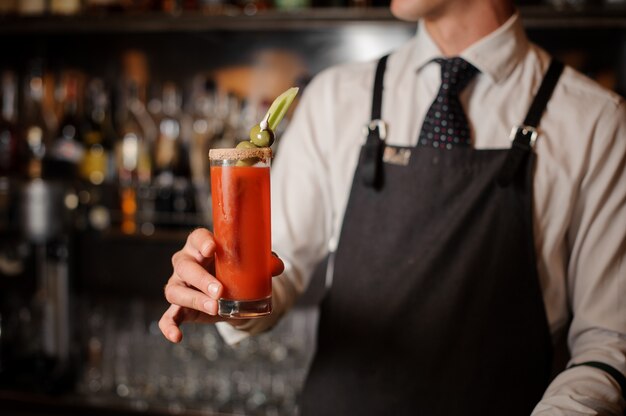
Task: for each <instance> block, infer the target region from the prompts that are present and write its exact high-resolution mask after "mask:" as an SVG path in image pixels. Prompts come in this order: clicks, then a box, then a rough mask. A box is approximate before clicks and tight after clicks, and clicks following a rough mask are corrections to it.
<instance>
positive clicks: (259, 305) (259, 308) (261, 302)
mask: <svg viewBox="0 0 626 416" xmlns="http://www.w3.org/2000/svg"><path fill="white" fill-rule="evenodd" d="M217 305H218V311H217V313H218V314H219V316H221V317H224V318H241V319H246V318H257V317H259V316H266V315H269V314H270V313H272V297H271V296H268V297H266V298H263V299H256V300H230V299H219V300H218V301H217Z"/></svg>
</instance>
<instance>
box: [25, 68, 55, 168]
mask: <svg viewBox="0 0 626 416" xmlns="http://www.w3.org/2000/svg"><path fill="white" fill-rule="evenodd" d="M43 87H44V86H43V63H42V62H41V61H40V60H36V61H34V62H33V63H32V64H31V67H30V70H29V74H28V76H27V78H26V83H25V91H24V111H23V115H24V117H23V122H22V127H23V134H22V137H23V138H24V141H25V142H26V146H27V148H28V152H27V156H26V158H27V161H26V164H27V166H26V176H28V177H29V178H31V179H32V178H40V177H41V175H42V165H43V159H44V157H45V156H46V151H47V146H48V145H49V135H50V131H49V128H48V124H47V123H46V119H45V117H44V113H43V105H42V99H43V90H44V88H43Z"/></svg>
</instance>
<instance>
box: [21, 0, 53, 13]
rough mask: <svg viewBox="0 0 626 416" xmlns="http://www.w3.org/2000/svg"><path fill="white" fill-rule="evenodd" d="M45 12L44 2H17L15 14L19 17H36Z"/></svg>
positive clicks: (37, 0) (26, 0)
mask: <svg viewBox="0 0 626 416" xmlns="http://www.w3.org/2000/svg"><path fill="white" fill-rule="evenodd" d="M46 11H47V9H46V0H18V3H17V12H18V13H19V14H21V15H25V16H38V15H42V14H45V13H46Z"/></svg>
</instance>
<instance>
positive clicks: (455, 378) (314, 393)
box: [301, 58, 562, 416]
mask: <svg viewBox="0 0 626 416" xmlns="http://www.w3.org/2000/svg"><path fill="white" fill-rule="evenodd" d="M384 67H385V58H383V59H381V61H380V62H379V67H378V69H377V75H376V81H375V88H374V94H373V96H374V104H373V107H372V108H373V111H372V119H373V120H374V122H372V123H371V124H370V126H371V127H370V135H369V137H368V139H367V141H366V143H365V144H364V145H363V147H362V149H361V154H360V160H359V164H358V166H357V169H356V172H355V175H354V180H353V184H352V189H351V193H350V197H349V201H348V205H347V209H346V214H345V217H344V221H343V226H342V230H341V235H340V240H339V246H338V248H337V251H336V253H335V257H334V269H333V279H332V286H331V288H330V289H329V291H328V292H327V294H326V296H325V298H324V300H323V302H322V305H321V311H320V323H319V329H318V345H317V351H316V356H315V358H314V361H313V363H312V365H311V369H310V372H309V376H308V379H307V382H306V384H305V387H304V390H303V393H302V401H301V410H302V414H303V415H304V416H307V415H429V416H430V415H441V416H450V415H509V416H515V415H529V414H530V413H531V411H532V409H533V408H534V406H535V405H536V404H537V402H538V401H539V400H540V399H541V396H542V395H543V393H544V391H545V388H546V387H547V385H548V383H549V379H550V372H551V355H552V344H551V338H550V332H549V328H548V324H547V320H546V314H545V310H544V305H543V298H542V294H541V289H540V287H539V279H538V275H537V270H536V264H537V261H536V258H535V249H534V238H533V223H532V183H533V165H534V160H535V157H534V154H533V152H532V151H531V150H530V149H531V138H532V139H533V140H532V141H534V137H535V135H536V133H535V130H534V128H533V127H534V126H536V125H537V123H538V121H539V117H540V115H541V113H542V112H543V109H544V108H545V105H546V103H547V101H548V99H549V97H550V93H551V91H552V88H553V87H554V84H556V81H557V80H558V77H559V75H560V69H562V66H560V65H559V64H553V66H552V67H551V70H549V71H548V74H547V75H546V79H545V80H544V85H542V87H541V88H540V93H538V94H537V96H536V99H535V102H534V103H533V107H534V108H535V110H532V108H531V111H530V112H529V117H527V120H526V121H529V118H530V119H531V120H530V121H531V122H528V123H526V122H525V123H524V127H523V128H518V129H516V130H515V131H516V133H517V134H516V137H515V141H514V144H513V146H512V147H511V149H490V150H476V149H472V148H466V147H465V148H464V147H460V148H459V147H457V148H453V149H451V150H440V149H434V148H428V147H397V146H387V145H385V144H384V137H380V134H379V133H380V131H381V130H382V129H381V128H379V127H380V126H379V124H378V123H380V120H379V119H380V108H381V97H382V79H383V74H384ZM550 71H551V72H550ZM546 89H547V90H549V91H548V93H547V94H546V93H545V90H546ZM541 91H544V93H541ZM533 111H534V113H533ZM537 112H539V114H538V115H537V114H536V113H537ZM531 113H533V114H531ZM530 116H533V117H534V118H536V120H532V118H533V117H530ZM533 121H534V124H533V123H532V122H533Z"/></svg>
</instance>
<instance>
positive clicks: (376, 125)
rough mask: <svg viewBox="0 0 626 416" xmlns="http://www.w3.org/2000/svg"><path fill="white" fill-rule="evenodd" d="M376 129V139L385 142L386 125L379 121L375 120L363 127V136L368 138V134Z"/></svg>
mask: <svg viewBox="0 0 626 416" xmlns="http://www.w3.org/2000/svg"><path fill="white" fill-rule="evenodd" d="M376 129H378V137H379V138H380V140H385V139H386V138H387V124H386V123H385V122H384V121H382V120H381V119H376V120H372V121H370V122H369V123H368V124H366V125H365V126H364V127H363V135H364V136H365V137H367V136H369V134H370V132H373V131H375V130H376Z"/></svg>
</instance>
